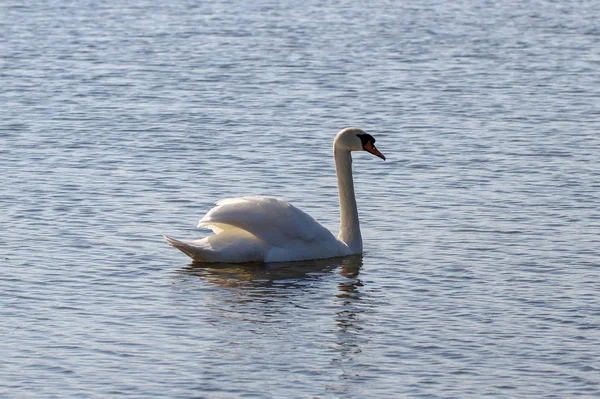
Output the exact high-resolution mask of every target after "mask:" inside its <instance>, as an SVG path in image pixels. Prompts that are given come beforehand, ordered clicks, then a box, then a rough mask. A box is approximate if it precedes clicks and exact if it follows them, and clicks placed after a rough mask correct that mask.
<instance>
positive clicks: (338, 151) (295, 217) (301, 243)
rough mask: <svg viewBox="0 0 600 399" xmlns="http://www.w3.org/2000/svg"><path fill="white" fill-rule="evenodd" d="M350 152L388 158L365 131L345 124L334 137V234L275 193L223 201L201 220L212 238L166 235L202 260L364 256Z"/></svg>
mask: <svg viewBox="0 0 600 399" xmlns="http://www.w3.org/2000/svg"><path fill="white" fill-rule="evenodd" d="M352 151H367V152H370V153H371V154H373V155H376V156H378V157H379V158H381V159H383V160H385V156H384V155H383V154H382V153H381V152H379V150H378V149H377V148H376V147H375V139H374V138H373V136H371V135H370V134H368V133H366V132H365V131H364V130H361V129H358V128H346V129H343V130H341V131H340V132H339V133H338V134H337V135H336V136H335V138H334V140H333V155H334V159H335V169H336V175H337V182H338V192H339V202H340V233H339V235H338V237H337V238H336V237H335V236H334V235H333V234H332V233H331V232H330V231H329V230H327V229H326V228H325V227H324V226H323V225H322V224H321V223H319V222H317V221H316V220H315V219H313V218H312V217H311V216H310V215H308V214H306V213H304V212H303V211H301V210H300V209H298V208H296V207H295V206H293V205H292V204H290V203H288V202H287V201H284V200H282V199H279V198H273V197H241V198H228V199H223V200H220V201H218V202H217V203H216V206H215V207H214V208H212V209H211V210H210V211H208V213H207V214H206V215H205V216H204V217H203V218H202V219H201V220H200V223H199V224H198V227H202V228H208V229H211V230H212V231H213V232H214V234H213V235H209V236H208V237H205V238H202V239H199V240H194V241H183V240H177V239H175V238H171V237H168V236H164V238H165V239H166V240H167V242H168V243H169V245H171V246H173V247H175V248H177V249H179V250H180V251H182V252H183V253H185V254H186V255H188V256H190V257H191V258H192V259H194V260H195V261H200V262H226V263H240V262H290V261H301V260H310V259H325V258H333V257H340V256H347V255H354V254H360V253H362V251H363V244H362V237H361V234H360V227H359V221H358V210H357V208H356V198H355V195H354V182H353V180H352V156H351V152H352Z"/></svg>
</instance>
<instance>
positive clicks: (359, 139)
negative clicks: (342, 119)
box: [333, 127, 385, 161]
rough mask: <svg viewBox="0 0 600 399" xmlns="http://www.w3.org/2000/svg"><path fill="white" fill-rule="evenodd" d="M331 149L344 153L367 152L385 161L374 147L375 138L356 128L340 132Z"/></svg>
mask: <svg viewBox="0 0 600 399" xmlns="http://www.w3.org/2000/svg"><path fill="white" fill-rule="evenodd" d="M333 148H334V149H335V148H339V149H343V150H346V151H367V152H370V153H371V154H373V155H376V156H378V157H379V158H381V159H383V160H384V161H385V156H384V155H383V154H382V153H381V152H379V150H378V149H377V147H375V138H374V137H373V136H371V135H370V134H369V133H367V132H365V131H364V130H362V129H359V128H356V127H348V128H346V129H344V130H342V131H340V132H339V133H338V134H337V135H336V136H335V139H334V140H333Z"/></svg>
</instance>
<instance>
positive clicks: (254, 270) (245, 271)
mask: <svg viewBox="0 0 600 399" xmlns="http://www.w3.org/2000/svg"><path fill="white" fill-rule="evenodd" d="M362 261H363V255H362V254H358V255H352V256H346V257H343V258H330V259H316V260H309V261H301V262H283V263H205V262H192V263H190V264H189V265H188V266H187V267H185V268H184V269H182V270H181V273H182V274H187V275H192V276H196V277H199V278H201V279H202V280H204V281H207V282H210V283H212V284H216V285H218V286H221V287H227V288H240V289H244V288H246V289H255V290H256V289H260V288H278V289H285V288H300V287H306V286H310V282H311V281H314V280H318V279H320V278H321V277H323V276H325V275H328V274H331V273H333V272H334V271H335V270H338V269H339V274H340V275H341V276H343V277H346V278H348V279H355V278H356V276H358V273H359V270H360V267H361V266H362ZM354 283H355V282H354V281H351V282H342V283H340V285H339V289H340V291H341V292H340V293H339V295H340V297H343V296H344V295H351V293H352V288H351V287H352V285H353V284H354ZM269 293H270V294H273V292H272V291H271V290H269Z"/></svg>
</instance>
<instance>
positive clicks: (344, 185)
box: [333, 148, 362, 253]
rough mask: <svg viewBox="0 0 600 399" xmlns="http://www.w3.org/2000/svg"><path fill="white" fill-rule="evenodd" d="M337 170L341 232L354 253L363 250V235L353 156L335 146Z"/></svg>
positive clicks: (341, 238) (340, 237)
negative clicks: (357, 202) (353, 169)
mask: <svg viewBox="0 0 600 399" xmlns="http://www.w3.org/2000/svg"><path fill="white" fill-rule="evenodd" d="M333 153H334V157H335V170H336V174H337V181H338V190H339V194H340V234H339V236H338V238H339V239H340V240H342V241H343V242H344V243H346V245H348V247H349V248H350V250H351V251H352V253H361V252H362V237H361V235H360V226H359V223H358V210H357V208H356V198H355V196H354V181H353V180H352V156H351V155H350V151H347V150H344V149H339V148H334V151H333Z"/></svg>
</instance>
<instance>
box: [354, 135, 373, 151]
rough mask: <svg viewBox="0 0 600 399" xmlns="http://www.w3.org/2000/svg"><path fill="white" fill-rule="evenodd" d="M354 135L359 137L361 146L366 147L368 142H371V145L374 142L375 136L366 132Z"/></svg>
mask: <svg viewBox="0 0 600 399" xmlns="http://www.w3.org/2000/svg"><path fill="white" fill-rule="evenodd" d="M356 136H357V137H358V138H359V139H360V141H361V143H362V146H363V148H366V147H367V146H368V145H369V144H371V146H372V145H373V144H375V138H374V137H373V136H371V135H370V134H368V133H361V134H357V135H356Z"/></svg>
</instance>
